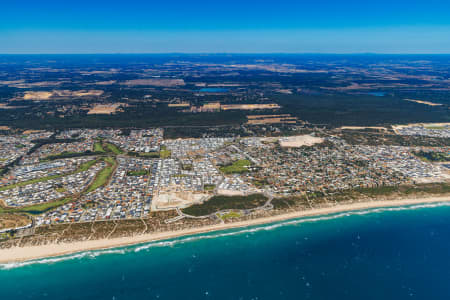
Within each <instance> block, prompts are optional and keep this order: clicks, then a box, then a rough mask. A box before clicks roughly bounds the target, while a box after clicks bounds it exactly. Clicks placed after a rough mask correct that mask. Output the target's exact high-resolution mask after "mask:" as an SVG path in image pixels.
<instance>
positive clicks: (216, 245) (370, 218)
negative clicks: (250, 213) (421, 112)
mask: <svg viewBox="0 0 450 300" xmlns="http://www.w3.org/2000/svg"><path fill="white" fill-rule="evenodd" d="M0 299H2V300H3V299H8V300H9V299H95V300H99V299H116V300H121V299H383V300H386V299H396V300H401V299H450V207H449V206H448V205H444V204H442V205H428V206H425V207H423V206H414V207H408V208H396V209H381V210H380V209H378V210H372V211H371V212H367V211H365V212H360V213H356V214H355V213H352V214H341V215H338V216H335V215H334V216H325V217H315V218H310V219H308V221H304V220H303V221H299V220H297V221H290V222H284V223H278V224H271V225H265V226H259V227H253V228H245V229H239V230H234V231H225V232H218V233H212V234H209V235H198V236H194V237H187V238H181V239H177V240H172V241H169V242H158V243H151V244H147V245H138V246H133V247H127V248H121V249H114V250H109V251H106V250H104V251H98V252H87V253H81V254H77V255H71V256H66V257H62V258H58V259H47V260H40V261H36V262H34V263H27V264H10V265H3V266H1V267H0Z"/></svg>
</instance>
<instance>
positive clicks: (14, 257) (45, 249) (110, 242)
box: [0, 195, 450, 264]
mask: <svg viewBox="0 0 450 300" xmlns="http://www.w3.org/2000/svg"><path fill="white" fill-rule="evenodd" d="M449 201H450V195H448V196H441V197H424V198H407V199H399V200H376V201H367V202H360V203H351V204H342V205H335V206H331V207H323V208H314V209H309V210H303V211H297V212H289V213H284V214H280V215H275V216H270V217H261V218H256V219H252V220H245V221H237V222H233V223H224V224H216V225H208V226H203V227H198V228H189V229H184V230H178V231H172V232H158V233H148V234H143V235H136V236H133V237H121V238H112V239H100V240H90V241H79V242H71V243H61V244H47V245H40V246H26V247H12V248H8V249H1V250H0V263H1V264H6V263H13V262H23V261H29V260H35V259H42V258H48V257H56V256H63V255H68V254H73V253H78V252H83V251H92V250H100V249H109V248H118V247H125V246H131V245H136V244H142V243H149V242H154V241H161V240H167V239H173V238H178V237H182V236H187V235H195V234H201V233H209V232H214V231H220V230H227V229H234V228H242V227H249V226H256V225H262V224H270V223H275V222H280V221H286V220H291V219H299V218H303V217H310V216H318V215H328V214H333V213H340V212H350V211H358V210H363V209H371V208H381V207H399V206H404V205H414V204H427V203H438V202H449Z"/></svg>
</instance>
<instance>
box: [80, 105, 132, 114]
mask: <svg viewBox="0 0 450 300" xmlns="http://www.w3.org/2000/svg"><path fill="white" fill-rule="evenodd" d="M121 105H123V103H113V104H96V105H94V107H93V108H91V109H90V110H89V111H88V113H87V114H88V115H111V114H114V113H116V112H117V110H118V109H119V107H120V106H121Z"/></svg>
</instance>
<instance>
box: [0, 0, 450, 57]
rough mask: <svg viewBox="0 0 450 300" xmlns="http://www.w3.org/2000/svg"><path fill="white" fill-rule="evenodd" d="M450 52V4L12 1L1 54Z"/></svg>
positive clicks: (4, 8) (1, 30)
mask: <svg viewBox="0 0 450 300" xmlns="http://www.w3.org/2000/svg"><path fill="white" fill-rule="evenodd" d="M161 52H197V53H198V52H241V53H244V52H251V53H258V52H261V53H267V52H288V53H305V52H317V53H361V52H375V53H450V1H448V0H427V1H418V0H409V1H407V0H377V1H373V0H371V1H366V0H358V1H357V0H340V1H337V0H309V1H304V0H297V1H293V0H272V1H267V0H259V1H245V0H240V1H238V0H228V1H214V0H210V1H206V0H201V1H199V0H193V1H192V0H191V1H187V0H186V1H178V0H171V1H161V0H160V1H152V0H147V1H137V0H123V1H115V0H110V1H104V0H97V1H96V0H90V1H86V0H78V1H70V0H67V1H61V0H60V1H49V0H41V1H27V0H22V1H6V0H3V1H2V4H1V9H0V53H161Z"/></svg>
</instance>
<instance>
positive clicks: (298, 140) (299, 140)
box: [279, 134, 324, 148]
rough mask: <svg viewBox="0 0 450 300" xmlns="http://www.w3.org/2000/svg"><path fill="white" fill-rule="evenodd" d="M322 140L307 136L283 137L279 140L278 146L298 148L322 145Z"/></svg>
mask: <svg viewBox="0 0 450 300" xmlns="http://www.w3.org/2000/svg"><path fill="white" fill-rule="evenodd" d="M323 141H324V139H323V138H319V137H315V136H312V135H309V134H306V135H296V136H289V137H283V138H280V139H279V142H280V146H281V147H286V148H299V147H302V146H312V145H315V144H320V143H323Z"/></svg>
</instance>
